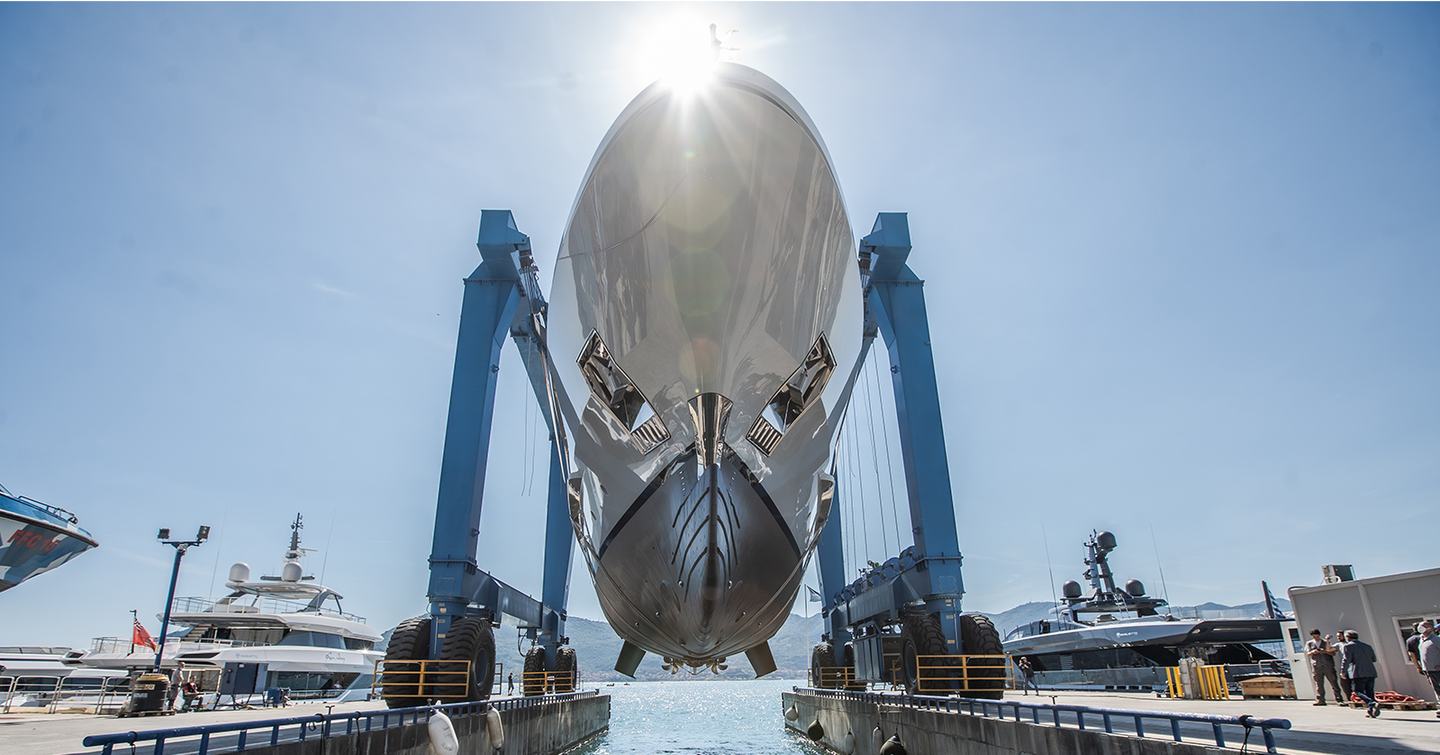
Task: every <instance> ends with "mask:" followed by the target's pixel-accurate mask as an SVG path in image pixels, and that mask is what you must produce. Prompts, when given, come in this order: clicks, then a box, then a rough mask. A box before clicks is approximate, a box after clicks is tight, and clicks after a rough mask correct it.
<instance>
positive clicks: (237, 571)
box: [230, 561, 250, 582]
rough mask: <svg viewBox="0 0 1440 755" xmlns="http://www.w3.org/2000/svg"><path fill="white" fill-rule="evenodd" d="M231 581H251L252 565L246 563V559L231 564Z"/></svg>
mask: <svg viewBox="0 0 1440 755" xmlns="http://www.w3.org/2000/svg"><path fill="white" fill-rule="evenodd" d="M230 581H231V582H249V581H250V565H249V564H247V563H245V562H244V561H236V562H235V563H234V564H231V565H230Z"/></svg>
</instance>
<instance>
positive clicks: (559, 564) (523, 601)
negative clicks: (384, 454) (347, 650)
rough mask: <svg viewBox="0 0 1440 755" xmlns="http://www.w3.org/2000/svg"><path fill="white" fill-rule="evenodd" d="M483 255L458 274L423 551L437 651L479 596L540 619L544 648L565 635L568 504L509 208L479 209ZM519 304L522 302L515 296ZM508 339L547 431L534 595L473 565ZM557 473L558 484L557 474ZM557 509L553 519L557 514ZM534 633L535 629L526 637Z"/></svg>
mask: <svg viewBox="0 0 1440 755" xmlns="http://www.w3.org/2000/svg"><path fill="white" fill-rule="evenodd" d="M476 247H477V248H478V249H479V250H480V256H481V263H480V265H479V266H478V267H477V268H476V269H475V271H474V272H473V273H471V275H470V276H469V277H467V278H466V279H465V296H464V302H463V304H462V307H461V315H460V334H459V338H458V339H457V342H456V347H455V371H454V376H453V380H452V385H451V393H450V410H449V416H448V418H447V420H446V428H445V447H444V452H443V456H442V461H441V470H440V491H439V496H438V500H437V505H436V509H435V535H434V540H433V542H432V547H431V555H430V586H429V591H428V596H429V599H430V613H431V616H432V618H433V622H432V628H431V632H432V637H431V645H430V646H431V652H432V653H438V652H439V650H440V648H441V647H443V638H444V636H445V633H446V632H447V631H448V630H449V628H450V624H451V622H452V621H453V620H454V618H455V617H458V616H464V615H465V614H466V612H467V611H468V610H469V605H470V604H471V603H477V604H479V605H481V606H482V607H483V608H484V609H485V610H487V611H488V612H489V613H490V614H491V615H492V617H495V618H498V616H499V614H501V613H506V614H510V615H513V616H516V617H517V618H519V619H520V620H521V621H522V622H523V623H525V624H526V625H529V626H532V627H537V628H539V630H540V633H541V641H542V643H544V644H546V646H547V649H548V650H549V652H550V654H551V655H552V656H553V655H554V649H555V647H556V646H557V645H558V643H559V640H560V638H561V637H562V636H563V634H564V628H565V610H566V608H565V607H566V600H567V598H568V592H569V572H570V558H571V541H570V533H571V529H570V522H569V509H568V504H567V502H566V499H565V484H564V479H563V471H562V469H563V467H562V464H561V461H562V460H561V458H560V447H559V444H557V442H556V437H557V433H556V432H555V429H554V424H553V418H552V412H551V411H550V408H551V407H550V402H549V399H548V392H547V391H546V389H545V387H544V386H545V374H546V373H545V370H546V365H545V362H544V358H543V348H544V345H543V339H542V336H541V334H540V333H538V332H537V330H538V329H539V328H540V327H542V325H541V324H540V323H541V322H543V317H544V309H545V302H544V298H543V296H542V295H541V292H540V289H539V284H538V282H537V281H536V278H535V275H534V268H533V265H532V262H531V258H530V252H531V249H530V238H529V237H528V236H526V235H525V234H523V233H521V232H520V231H519V229H518V228H517V227H516V226H515V219H514V216H513V215H512V214H511V213H510V212H509V211H508V210H485V211H484V212H482V214H481V217H480V232H479V235H478V238H477V240H476ZM522 301H523V302H524V304H525V306H524V307H521V306H519V305H520V303H521V302H522ZM507 333H508V334H510V335H511V336H513V337H514V339H515V341H516V345H517V346H519V347H520V353H521V356H522V359H523V361H524V363H525V367H526V372H527V374H528V376H529V377H530V379H531V383H532V387H533V388H534V390H535V394H536V399H537V401H538V403H539V404H540V406H541V411H542V413H543V415H544V417H545V419H546V424H547V426H548V427H550V430H551V435H550V437H551V449H552V450H551V458H552V461H551V469H550V475H549V484H550V491H549V501H548V502H547V507H546V509H547V510H546V537H545V570H544V583H543V589H542V593H541V596H542V599H541V600H539V601H537V600H535V599H534V598H531V597H529V596H527V595H524V594H523V593H520V592H519V591H518V590H515V589H514V588H512V587H510V586H509V585H506V584H505V583H503V582H500V581H499V580H497V579H495V578H494V577H492V576H491V575H489V574H488V573H486V572H485V571H484V570H482V569H480V568H479V565H478V564H477V562H476V551H477V546H478V540H479V534H480V515H481V510H482V507H483V503H484V500H483V499H484V490H485V473H486V467H487V460H488V456H489V448H490V433H491V430H492V425H493V419H494V407H495V387H496V382H497V377H498V373H499V370H500V353H501V347H502V346H503V345H504V339H505V336H506V334H507ZM557 479H558V482H557ZM557 515H558V517H557ZM532 636H533V635H532Z"/></svg>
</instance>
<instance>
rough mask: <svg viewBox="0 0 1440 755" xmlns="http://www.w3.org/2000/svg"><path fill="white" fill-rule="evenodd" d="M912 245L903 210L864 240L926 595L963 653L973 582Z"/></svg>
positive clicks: (883, 219) (884, 218)
mask: <svg viewBox="0 0 1440 755" xmlns="http://www.w3.org/2000/svg"><path fill="white" fill-rule="evenodd" d="M910 249H911V246H910V224H909V221H908V219H907V217H906V215H905V213H900V212H882V213H880V214H879V215H878V216H877V217H876V219H875V225H874V228H873V229H872V230H871V232H870V233H869V234H868V235H866V236H865V237H864V238H863V239H861V241H860V254H861V257H862V260H866V259H868V261H869V265H868V267H869V269H870V280H869V285H868V291H867V299H866V303H867V305H868V309H869V311H870V315H871V316H872V317H874V319H875V322H876V324H877V325H878V327H879V331H880V333H881V335H882V336H883V337H884V338H885V346H886V348H887V350H888V351H889V353H890V374H891V378H892V383H893V385H894V392H895V409H896V412H895V413H896V418H897V422H898V425H899V429H900V450H901V456H902V457H903V459H904V464H905V483H906V489H907V492H908V494H909V505H910V522H911V529H912V532H913V535H914V542H915V547H916V550H917V551H918V554H917V555H918V558H919V560H920V562H921V569H922V570H923V572H924V574H925V575H926V576H927V577H928V579H927V580H926V581H927V582H928V584H926V585H923V586H921V590H920V597H921V599H923V600H925V602H926V607H927V608H928V609H929V610H930V611H932V612H934V613H938V614H939V615H940V617H941V624H942V626H943V628H944V631H945V636H946V639H947V640H948V642H949V644H950V645H951V646H952V650H951V652H962V651H963V649H962V648H960V644H959V621H958V619H959V610H960V597H961V596H962V595H963V594H964V589H965V588H964V582H963V581H962V579H961V576H960V564H961V556H960V543H959V536H958V533H957V530H956V522H955V502H954V498H953V497H952V493H951V487H950V464H949V459H948V457H947V455H946V452H945V427H944V423H943V422H942V421H941V414H940V392H939V387H938V385H937V383H936V379H935V355H934V353H933V351H932V350H931V347H930V323H929V319H928V317H927V316H926V310H925V289H924V281H922V280H921V279H920V278H919V277H918V276H917V275H915V273H914V272H913V271H912V270H911V269H910V267H909V265H907V264H906V262H907V260H908V258H909V256H910ZM864 266H865V265H864V262H863V261H862V267H864ZM914 576H918V574H916V575H907V577H911V579H908V580H907V581H908V582H910V583H911V584H912V585H914V583H915V580H914V579H913V577H914Z"/></svg>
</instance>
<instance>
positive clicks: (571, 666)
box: [554, 647, 580, 692]
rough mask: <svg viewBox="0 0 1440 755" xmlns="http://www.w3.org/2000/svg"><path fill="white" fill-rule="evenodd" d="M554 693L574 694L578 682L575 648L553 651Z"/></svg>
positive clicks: (578, 670)
mask: <svg viewBox="0 0 1440 755" xmlns="http://www.w3.org/2000/svg"><path fill="white" fill-rule="evenodd" d="M554 670H555V691H556V692H574V691H575V687H576V686H577V683H578V682H579V680H580V664H579V662H578V661H577V659H576V658H575V648H572V647H563V648H560V649H559V650H556V651H555V669H554Z"/></svg>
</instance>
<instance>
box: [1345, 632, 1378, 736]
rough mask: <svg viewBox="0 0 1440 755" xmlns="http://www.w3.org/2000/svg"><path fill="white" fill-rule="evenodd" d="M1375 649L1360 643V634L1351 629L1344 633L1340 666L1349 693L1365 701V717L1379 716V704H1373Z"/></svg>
mask: <svg viewBox="0 0 1440 755" xmlns="http://www.w3.org/2000/svg"><path fill="white" fill-rule="evenodd" d="M1375 661H1376V657H1375V648H1372V647H1370V645H1369V644H1368V643H1364V642H1361V641H1360V633H1359V632H1357V631H1355V630H1354V629H1351V630H1350V631H1348V632H1346V633H1345V644H1344V645H1342V646H1341V648H1340V665H1341V667H1342V668H1344V669H1345V674H1346V675H1347V676H1349V677H1350V691H1351V692H1352V693H1354V694H1355V696H1356V697H1358V698H1360V699H1361V700H1364V701H1365V715H1367V716H1369V717H1371V718H1378V717H1379V716H1380V703H1377V702H1375V676H1376V671H1375Z"/></svg>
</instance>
